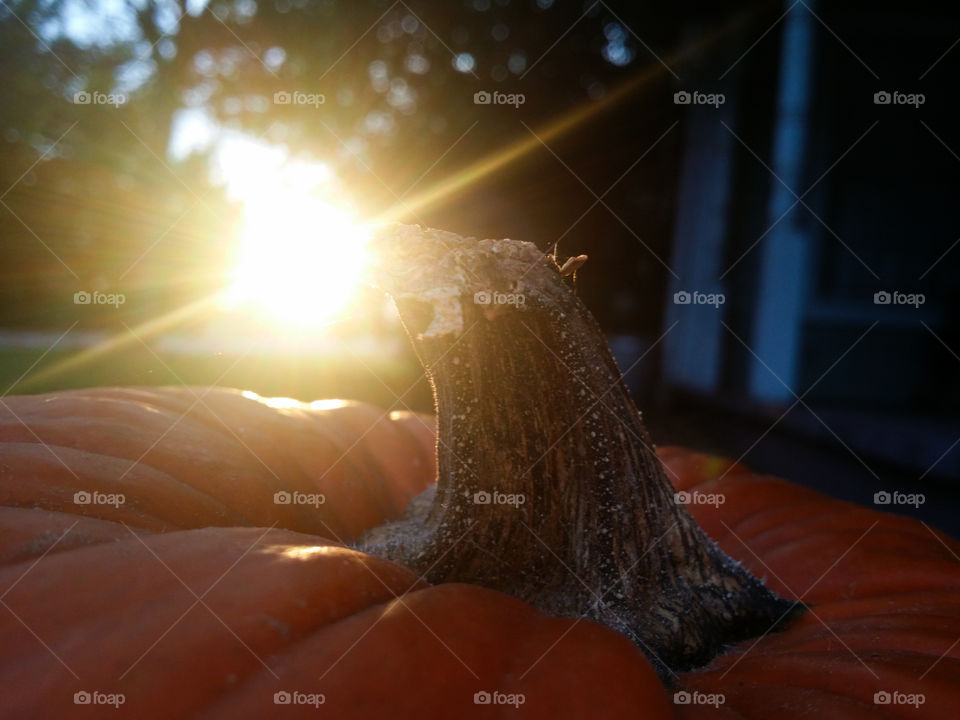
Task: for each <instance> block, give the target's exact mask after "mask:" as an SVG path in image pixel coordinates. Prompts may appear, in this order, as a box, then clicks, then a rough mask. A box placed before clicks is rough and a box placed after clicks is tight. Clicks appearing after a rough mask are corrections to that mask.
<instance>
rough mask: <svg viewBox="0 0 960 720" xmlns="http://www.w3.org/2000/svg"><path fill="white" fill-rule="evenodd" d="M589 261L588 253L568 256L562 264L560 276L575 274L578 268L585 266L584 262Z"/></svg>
mask: <svg viewBox="0 0 960 720" xmlns="http://www.w3.org/2000/svg"><path fill="white" fill-rule="evenodd" d="M586 261H587V256H586V255H577V256H576V257H570V258H567V261H566V262H565V263H563V265H561V266H560V270H559V272H560V277H567V275H573V273H575V272H576V271H577V270H579V269H580V268H581V267H583V264H584V263H585V262H586Z"/></svg>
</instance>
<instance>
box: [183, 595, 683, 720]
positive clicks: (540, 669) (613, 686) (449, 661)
mask: <svg viewBox="0 0 960 720" xmlns="http://www.w3.org/2000/svg"><path fill="white" fill-rule="evenodd" d="M418 616H419V617H421V618H423V617H427V618H429V625H430V627H431V631H427V630H425V629H424V627H423V625H422V624H421V623H420V621H419V620H417V619H416V618H417V617H418ZM465 617H467V618H470V619H471V622H469V623H464V618H465ZM571 625H574V628H573V630H571V631H570V632H569V633H568V634H566V635H565V637H564V639H563V640H561V641H560V643H558V644H557V646H556V647H554V649H553V650H552V651H551V652H548V653H547V654H546V655H544V656H543V659H542V660H541V664H540V665H539V666H537V667H535V668H534V671H533V672H531V674H530V675H528V676H527V679H525V680H524V681H523V684H522V685H517V684H515V682H516V681H511V680H510V679H509V675H510V674H511V669H515V668H518V667H523V666H524V665H526V668H529V667H530V666H531V665H533V664H534V662H535V661H536V660H537V658H538V657H539V656H540V655H542V654H543V651H544V650H546V649H548V648H549V646H550V644H551V643H553V642H554V641H555V640H556V639H557V638H559V637H560V636H561V635H564V632H565V631H566V629H567V628H568V627H569V626H571ZM364 633H367V634H366V635H364ZM434 633H435V634H434ZM358 638H362V639H361V640H360V642H359V643H358V644H357V645H356V646H354V647H353V649H352V650H348V649H349V648H350V647H351V646H353V643H354V642H356V641H357V639H358ZM438 638H439V640H438ZM512 639H518V640H519V641H520V642H519V643H516V642H511V640H512ZM601 639H603V640H604V642H603V643H602V646H603V650H602V651H601V652H599V653H597V652H595V651H593V649H594V648H598V647H599V645H600V644H599V643H598V641H599V640H601ZM441 641H442V642H441ZM371 648H375V649H371ZM345 650H347V652H346V653H344V651H345ZM451 651H452V653H451ZM591 651H593V652H591ZM585 652H586V653H588V654H586V655H585V654H584V653H585ZM371 653H372V654H373V656H375V657H376V658H377V661H376V662H374V663H371V662H370V660H371ZM454 654H455V655H456V656H458V657H459V658H461V659H462V660H463V662H465V663H466V665H467V666H468V667H469V668H470V669H471V670H472V671H473V672H476V673H477V674H478V675H479V676H480V679H479V680H477V679H475V678H474V677H473V676H472V675H471V672H470V671H469V670H467V669H466V668H465V667H464V666H463V665H462V664H461V662H460V660H458V659H457V658H456V657H454ZM410 656H413V657H416V658H417V663H416V664H415V665H413V664H411V663H410V662H409V661H408V659H407V658H408V657H410ZM283 662H284V666H283V667H278V670H279V671H280V673H281V675H282V677H283V678H284V681H282V682H281V683H277V682H276V681H275V680H274V679H273V678H272V677H270V676H269V675H268V674H267V673H266V672H265V671H264V670H263V669H262V668H261V669H258V670H257V672H256V674H255V675H254V677H252V678H250V679H249V680H248V681H247V682H245V683H244V685H243V686H241V687H239V688H237V690H236V691H235V692H233V693H231V694H230V695H228V696H225V697H224V698H222V699H221V700H220V701H219V702H218V703H216V704H215V705H213V706H212V707H208V708H206V709H205V711H204V712H203V713H202V714H201V717H203V718H206V719H207V720H214V719H216V718H228V717H229V718H235V717H237V716H238V715H242V714H244V713H245V714H247V715H259V716H267V715H268V714H270V712H271V710H272V694H273V692H275V691H276V689H291V690H292V689H296V688H301V689H302V690H303V691H304V692H311V691H315V692H325V693H326V695H327V698H326V700H327V702H326V704H325V706H324V710H325V711H326V712H328V713H335V715H336V717H337V718H338V719H340V720H355V719H359V718H370V717H377V716H381V715H382V714H383V709H384V707H389V708H390V715H391V717H457V718H463V719H464V720H469V719H471V718H488V717H491V716H493V717H497V716H498V715H497V714H494V715H491V711H493V712H494V713H495V712H496V711H495V709H494V708H491V707H488V706H485V705H475V704H474V702H473V695H474V693H475V692H477V691H481V690H487V691H492V690H498V691H500V692H504V693H511V692H525V694H526V703H525V704H524V706H522V707H523V710H527V709H528V708H530V709H531V711H532V712H534V713H535V714H534V715H533V717H542V718H547V717H588V716H590V715H593V714H595V713H596V710H597V707H599V706H602V707H604V715H603V717H605V718H609V720H620V719H621V718H622V719H623V720H627V719H628V718H629V719H630V720H633V718H635V717H636V708H637V707H638V706H639V704H641V703H642V704H643V705H644V706H646V708H647V709H648V711H649V712H651V713H652V715H651V716H652V717H658V718H667V717H670V716H672V709H671V707H670V705H669V702H668V700H667V699H666V697H665V695H664V694H663V692H662V686H661V685H660V681H659V679H658V678H657V676H656V674H655V673H654V671H653V669H652V668H651V667H650V665H649V663H647V661H646V659H645V658H644V657H643V655H642V654H641V653H640V652H639V650H638V649H637V648H636V647H635V646H633V645H632V643H630V642H629V641H627V640H626V638H624V637H622V636H620V635H618V634H615V633H613V631H611V630H609V629H607V628H603V627H600V626H598V625H596V624H594V623H590V622H582V623H575V621H573V620H569V619H562V618H551V617H548V616H546V615H543V614H541V613H539V612H538V611H537V610H535V609H534V608H532V607H530V606H529V605H526V604H524V603H521V602H520V601H518V600H515V599H513V598H509V597H507V596H504V595H502V594H500V593H497V592H495V591H491V590H486V589H484V588H480V587H477V586H469V585H462V584H457V583H448V584H444V585H439V586H435V587H431V588H427V589H423V590H416V591H413V592H411V593H409V594H407V595H405V596H404V598H403V601H402V602H401V601H398V600H393V601H390V602H388V603H386V604H384V605H380V606H375V607H370V608H367V609H366V610H364V611H362V612H360V613H357V614H355V615H353V616H351V617H349V618H345V619H343V620H341V621H339V622H338V623H335V624H331V625H328V626H324V627H323V628H321V629H320V630H319V631H318V632H317V633H316V634H314V635H312V636H310V637H309V638H307V639H306V641H305V642H304V643H302V644H301V646H300V647H298V648H296V651H295V652H293V653H290V654H288V655H286V656H285V657H284V659H283ZM334 663H335V664H334ZM526 668H524V669H526ZM288 671H289V673H290V675H289V679H287V678H288V674H287V672H288ZM358 674H362V676H363V677H364V678H365V683H364V684H363V685H358V684H356V683H353V682H350V681H349V678H351V677H356V676H357V675H358ZM318 675H323V676H325V677H324V679H323V680H320V681H318V680H316V677H317V676H318ZM422 677H442V678H443V685H442V687H441V686H439V685H438V686H434V687H435V688H436V690H435V692H433V693H430V692H424V693H418V694H414V695H409V694H396V693H391V694H390V702H389V705H387V703H386V698H385V697H383V696H381V695H380V694H379V693H378V692H377V690H376V688H380V687H384V686H385V685H387V684H388V683H389V685H390V686H393V685H396V686H399V687H409V686H411V685H412V684H413V683H414V682H416V678H422ZM537 677H539V678H540V679H539V680H536V681H535V680H534V679H531V678H537ZM571 682H572V683H577V685H578V687H579V688H580V692H578V693H577V694H576V695H572V696H571V695H565V696H564V697H562V698H560V697H557V692H556V690H555V688H556V687H558V686H559V687H563V686H564V685H567V684H569V683H571ZM656 698H659V699H656ZM533 708H536V709H535V710H533ZM310 712H313V710H312V708H311V709H310ZM301 715H303V716H307V714H306V713H301ZM294 716H296V714H295V715H294ZM499 716H500V717H505V718H506V717H517V713H516V711H515V710H514V709H513V708H512V707H509V706H508V707H506V708H504V709H503V710H501V712H500V714H499ZM520 716H521V717H523V716H524V714H521V715H520Z"/></svg>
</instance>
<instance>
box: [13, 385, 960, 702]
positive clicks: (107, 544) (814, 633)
mask: <svg viewBox="0 0 960 720" xmlns="http://www.w3.org/2000/svg"><path fill="white" fill-rule="evenodd" d="M204 393H207V394H206V395H205V396H204V400H203V402H202V403H196V402H195V401H196V397H197V396H198V395H201V396H203V394H204ZM171 426H173V429H170V428H171ZM433 443H434V440H433V427H432V419H430V418H423V417H420V416H415V415H412V414H409V413H394V414H384V413H383V412H382V411H380V410H377V409H375V408H372V407H369V406H366V405H362V404H357V403H346V404H338V403H326V404H323V403H320V404H313V405H312V406H311V405H305V404H294V403H289V402H288V403H282V402H274V401H266V400H263V399H261V398H257V397H255V396H252V395H251V394H241V393H239V392H236V391H228V390H222V389H201V388H198V389H193V390H188V389H183V388H180V389H175V388H152V389H98V390H86V391H71V392H62V393H55V394H50V395H40V396H32V397H10V398H5V399H4V400H3V404H0V505H2V507H0V598H2V606H3V607H0V618H2V619H0V648H2V650H0V688H2V689H3V692H2V700H0V715H2V717H4V718H6V717H9V718H31V717H36V718H45V717H57V718H62V717H103V716H107V717H137V718H170V717H202V718H220V717H223V718H227V717H231V718H238V717H250V718H254V717H256V718H259V717H275V716H276V717H286V716H289V717H313V718H316V717H324V716H326V717H337V718H348V719H353V718H356V719H361V718H363V719H372V718H382V717H391V718H414V717H417V718H422V717H430V718H448V717H449V718H474V717H475V718H488V717H504V718H507V717H509V718H514V717H515V718H611V719H614V718H616V719H619V718H658V719H659V718H664V719H666V718H674V717H679V718H744V719H747V718H750V719H753V718H756V719H758V720H759V719H761V718H764V719H765V718H801V717H811V718H813V717H816V718H884V717H889V718H894V717H904V718H916V717H924V718H955V717H956V712H957V710H956V709H957V708H958V707H960V642H958V639H960V561H958V555H960V543H957V542H956V541H955V540H953V539H951V538H949V537H946V536H944V535H943V534H941V533H938V532H935V531H933V530H931V529H929V528H928V527H926V526H924V525H923V524H921V523H918V522H915V521H913V520H909V519H906V518H902V517H898V516H895V515H890V514H885V513H879V512H875V511H872V510H868V509H865V508H861V507H858V506H855V505H851V504H849V503H844V502H840V501H837V500H833V499H830V498H828V497H825V496H823V495H820V494H818V493H815V492H813V491H810V490H807V489H804V488H801V487H798V486H795V485H792V484H790V483H788V482H786V481H784V480H780V479H777V478H772V477H766V476H760V475H757V474H754V473H752V472H751V471H749V470H748V469H747V468H745V467H743V466H742V465H737V464H734V463H731V462H729V461H726V460H722V459H719V458H714V457H709V456H706V455H701V454H698V453H694V452H691V451H688V450H683V449H680V448H661V449H660V450H659V451H658V454H659V456H660V458H661V460H662V461H663V463H664V465H665V467H666V469H667V472H668V476H669V477H670V479H671V480H672V481H673V482H674V485H675V487H676V488H677V489H678V490H680V491H685V492H688V493H700V494H703V495H705V496H708V495H713V496H716V497H719V496H721V495H722V497H723V502H722V503H715V504H707V503H691V504H690V505H689V509H690V512H691V513H692V514H693V516H694V518H695V519H696V520H697V522H698V523H699V524H700V526H701V527H703V528H704V530H705V531H706V532H707V533H708V534H709V535H710V536H711V537H712V538H714V539H715V540H716V541H717V542H718V543H719V545H720V546H721V548H722V549H723V550H724V551H725V552H726V553H727V554H729V555H730V556H732V557H733V558H735V559H736V560H738V561H740V562H741V563H742V564H743V565H744V566H746V567H747V568H748V569H749V570H751V571H752V572H753V573H754V574H756V575H757V576H759V577H762V578H764V580H765V581H766V583H767V584H768V585H769V586H770V587H771V588H772V589H773V590H775V591H776V592H777V593H779V594H780V595H782V596H783V597H786V598H790V599H799V600H803V601H804V602H806V603H809V604H810V605H811V610H810V611H809V612H807V613H805V614H804V615H803V616H802V617H801V618H800V619H799V620H798V621H796V622H795V623H794V624H792V625H791V626H790V627H789V628H787V629H786V630H784V631H782V632H777V633H770V634H768V635H765V636H762V637H760V638H759V639H753V640H749V641H746V642H743V643H740V644H738V645H736V646H734V647H731V648H730V649H729V651H728V652H726V653H725V654H723V655H721V656H720V657H717V658H716V659H714V660H713V661H712V662H711V663H710V664H709V665H707V666H706V667H704V668H701V669H699V670H696V671H692V672H686V673H682V674H680V675H679V676H676V677H674V678H673V679H672V680H673V683H672V686H671V687H669V688H668V687H665V686H664V684H663V683H662V682H661V680H660V678H659V677H658V676H657V674H656V672H655V671H654V669H653V667H652V666H651V664H650V662H649V661H648V660H647V658H646V657H645V656H644V654H643V653H642V652H640V650H639V649H638V648H637V647H636V646H635V645H634V644H633V643H632V642H630V641H629V640H627V639H626V638H625V637H624V636H622V635H620V634H619V633H617V632H614V631H613V630H610V629H608V628H605V627H602V626H600V625H597V624H595V623H593V622H590V621H586V620H581V621H577V620H576V619H569V618H556V617H550V616H548V615H546V614H544V613H541V612H540V611H538V610H536V609H535V608H533V607H531V606H530V605H527V604H525V603H523V602H520V601H519V600H516V599H514V598H511V597H509V596H507V595H504V594H502V593H499V592H495V591H492V590H488V589H485V588H482V587H478V586H474V585H468V584H462V583H448V584H441V585H435V586H431V585H429V584H428V583H426V582H425V581H423V580H422V579H420V578H419V577H418V576H417V575H416V574H414V573H412V572H410V571H409V570H407V569H405V568H403V567H400V566H398V565H396V564H393V563H390V562H388V561H385V560H382V559H379V558H376V557H373V556H371V555H368V554H364V553H361V552H359V551H357V550H354V549H351V548H350V547H349V545H348V544H347V543H349V542H350V541H352V540H353V539H355V538H357V537H358V536H359V535H360V534H361V533H362V532H364V531H365V530H367V529H369V528H371V527H374V526H376V525H378V524H381V523H383V522H385V521H387V520H390V519H392V518H395V517H397V516H398V515H399V514H400V513H401V512H402V511H403V509H404V507H405V505H406V504H407V502H408V501H409V499H410V498H411V497H413V496H414V495H415V494H417V493H418V492H419V491H420V490H422V489H424V488H426V487H427V486H429V485H430V483H431V482H432V480H433V475H434V462H433ZM93 491H97V492H100V493H102V494H104V495H109V494H114V495H116V494H118V493H122V494H123V495H124V496H125V498H124V502H123V503H120V504H116V505H112V504H102V503H101V504H97V503H93V502H91V503H88V504H76V503H75V502H74V495H75V493H77V492H93ZM278 492H286V493H291V494H292V493H302V494H303V496H309V495H311V494H317V493H322V494H324V496H325V502H323V503H322V504H319V505H312V504H295V503H293V502H291V503H290V504H276V503H274V501H273V496H274V493H278ZM469 541H470V540H469V538H464V540H463V542H469ZM479 550H482V549H478V551H479ZM83 692H87V693H99V695H91V696H90V697H91V698H92V700H93V702H92V703H91V704H89V705H85V704H76V702H75V693H83ZM276 693H289V695H281V696H276V695H275V694H276ZM477 693H491V696H490V697H491V698H492V699H494V701H495V702H494V704H489V705H488V704H477V703H476V702H475V695H476V694H477ZM876 693H891V698H893V699H895V700H896V702H892V703H891V704H879V705H878V704H876V703H875V702H874V699H875V695H876ZM896 693H899V695H895V694H896ZM117 694H122V697H123V703H122V704H121V705H120V706H119V708H116V709H115V708H114V706H111V705H106V706H105V705H103V704H99V705H98V704H95V703H96V701H97V700H99V701H102V702H109V701H110V700H111V698H112V699H114V700H115V701H116V699H117V698H118V697H119V696H118V695H117ZM921 695H922V698H923V703H922V704H919V707H917V706H916V703H915V704H908V703H907V700H909V699H910V698H913V699H914V700H916V699H917V697H919V696H921ZM321 696H322V698H323V703H322V704H320V702H319V700H320V697H321ZM914 696H917V697H914ZM83 697H84V696H80V698H81V699H83ZM486 697H487V696H484V695H481V696H479V699H481V700H483V699H485V698H486ZM884 697H885V696H884ZM276 698H278V699H280V700H283V699H285V698H289V699H290V700H291V703H290V704H280V705H278V704H276V702H275V699H276ZM521 698H522V702H521ZM686 699H689V700H690V701H691V702H690V704H684V701H685V700H686ZM721 699H722V701H721ZM497 701H499V704H496V702H497ZM510 703H512V704H510ZM708 703H713V704H708Z"/></svg>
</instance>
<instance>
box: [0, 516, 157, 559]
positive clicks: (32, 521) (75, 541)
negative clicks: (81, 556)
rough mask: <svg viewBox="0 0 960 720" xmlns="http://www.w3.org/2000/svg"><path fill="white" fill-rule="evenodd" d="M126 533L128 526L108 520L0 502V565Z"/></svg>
mask: <svg viewBox="0 0 960 720" xmlns="http://www.w3.org/2000/svg"><path fill="white" fill-rule="evenodd" d="M68 530H69V532H67V531H68ZM135 532H136V533H138V534H139V535H141V536H143V537H146V536H147V535H149V534H152V533H150V531H148V530H142V529H136V530H135ZM64 533H66V534H64ZM129 537H130V532H129V530H127V529H126V528H125V527H123V525H120V524H119V523H116V522H112V521H110V520H100V519H99V518H94V517H85V516H77V515H74V514H68V513H64V512H57V511H52V510H43V509H40V508H26V507H3V506H0V567H2V566H6V565H15V564H18V563H25V562H30V561H33V560H35V559H36V558H37V557H39V556H41V555H44V554H48V553H58V552H64V551H67V550H73V549H75V548H77V547H80V546H87V545H97V544H100V543H107V542H115V541H117V540H121V539H126V538H129Z"/></svg>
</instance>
